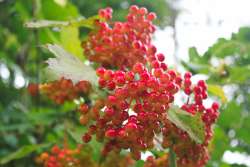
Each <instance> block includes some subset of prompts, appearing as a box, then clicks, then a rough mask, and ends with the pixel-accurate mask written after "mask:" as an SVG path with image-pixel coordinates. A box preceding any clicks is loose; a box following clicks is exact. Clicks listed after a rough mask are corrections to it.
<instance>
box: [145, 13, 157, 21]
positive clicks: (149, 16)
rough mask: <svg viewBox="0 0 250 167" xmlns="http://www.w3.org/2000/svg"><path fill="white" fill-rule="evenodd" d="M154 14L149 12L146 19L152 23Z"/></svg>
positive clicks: (154, 17)
mask: <svg viewBox="0 0 250 167" xmlns="http://www.w3.org/2000/svg"><path fill="white" fill-rule="evenodd" d="M156 17H157V16H156V14H155V13H154V12H150V13H149V14H148V15H147V19H148V20H149V21H153V20H154V19H156Z"/></svg>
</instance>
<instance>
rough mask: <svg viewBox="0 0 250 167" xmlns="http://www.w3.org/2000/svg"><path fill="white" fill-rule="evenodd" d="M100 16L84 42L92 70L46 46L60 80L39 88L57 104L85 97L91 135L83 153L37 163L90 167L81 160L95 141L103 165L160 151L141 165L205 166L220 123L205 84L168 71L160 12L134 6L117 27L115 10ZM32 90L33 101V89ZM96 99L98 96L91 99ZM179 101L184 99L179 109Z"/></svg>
mask: <svg viewBox="0 0 250 167" xmlns="http://www.w3.org/2000/svg"><path fill="white" fill-rule="evenodd" d="M98 14H99V18H98V19H95V20H94V23H93V29H92V30H91V32H90V33H89V35H88V38H87V40H85V41H83V42H82V48H83V50H84V55H85V57H86V58H87V59H88V63H84V62H81V61H80V60H78V59H77V58H76V57H73V56H71V55H70V54H69V53H67V52H66V51H64V50H63V49H62V48H61V47H59V46H58V45H47V48H48V49H49V50H50V51H51V52H52V53H54V54H55V56H56V58H50V59H49V60H48V61H47V62H48V64H49V69H50V70H51V71H53V72H54V73H56V74H57V76H58V77H57V78H58V80H56V81H53V82H51V83H45V84H40V85H39V91H40V92H41V93H42V94H45V95H47V96H48V97H49V98H50V99H52V100H53V101H54V102H55V103H57V104H62V103H64V102H65V101H73V100H75V99H79V98H80V97H83V98H86V97H87V98H88V102H86V103H81V104H79V107H78V112H79V113H80V114H79V115H80V117H79V119H80V123H81V125H83V126H85V127H87V131H86V132H85V133H83V134H82V141H83V143H82V146H81V147H78V148H77V149H75V150H69V149H67V148H59V147H57V146H55V147H53V148H52V150H51V153H43V154H41V156H40V158H39V162H42V163H43V164H44V166H46V167H64V166H88V165H86V163H84V162H83V161H82V159H81V158H82V157H81V154H80V152H81V149H82V147H84V146H85V145H86V143H89V142H90V141H91V140H97V141H98V142H100V143H103V148H102V150H100V152H101V154H102V156H103V157H104V158H108V157H109V156H111V155H114V153H115V154H119V153H120V152H125V153H127V154H128V155H129V156H131V157H132V158H131V157H130V158H129V159H130V161H131V162H133V161H134V160H140V159H141V154H142V153H143V152H145V151H152V150H161V151H165V152H164V153H165V154H164V155H161V156H158V155H154V154H153V155H152V156H149V157H148V158H147V159H146V161H145V163H144V166H146V167H156V166H164V167H166V166H173V164H175V163H176V164H177V166H178V167H203V166H205V164H206V163H207V161H208V160H209V150H208V146H209V142H210V141H211V138H212V136H213V131H212V125H213V124H214V123H215V121H216V119H217V117H218V116H219V112H218V109H219V104H218V103H217V102H214V103H212V105H211V106H210V107H206V106H205V105H204V100H206V99H207V98H208V94H207V85H206V83H205V81H203V80H200V81H198V82H197V83H192V80H191V79H192V74H191V73H190V72H186V73H184V75H182V74H180V73H178V72H177V71H176V70H174V69H169V67H168V65H167V64H166V63H165V62H166V60H165V55H164V54H162V53H159V52H157V48H156V46H154V45H153V44H152V35H153V33H154V32H155V30H156V27H155V26H154V24H153V20H155V19H156V14H155V13H152V12H148V11H147V9H146V8H143V7H142V8H139V7H138V6H135V5H133V6H131V7H130V9H129V13H128V15H127V19H126V21H125V22H116V21H115V22H114V21H112V9H111V8H106V9H100V10H99V13H98ZM67 63H68V64H67ZM65 64H66V65H65ZM95 68H96V69H95ZM72 69H73V70H72ZM94 69H95V70H96V72H95V73H94V72H93V70H94ZM29 89H30V90H31V92H32V94H33V95H34V94H36V93H34V90H36V89H35V88H34V85H33V87H32V86H30V87H29ZM93 94H95V95H97V96H95V98H92V95H93ZM180 95H182V96H183V99H185V100H184V101H183V105H181V106H177V105H176V96H180ZM93 138H94V139H93ZM79 144H80V143H79ZM173 157H174V158H173ZM126 158H128V157H126ZM173 159H174V160H173ZM175 161H176V162H175ZM131 164H133V163H127V164H126V163H125V166H129V165H131ZM171 164H172V165H171ZM89 166H91V165H89ZM97 166H98V165H97Z"/></svg>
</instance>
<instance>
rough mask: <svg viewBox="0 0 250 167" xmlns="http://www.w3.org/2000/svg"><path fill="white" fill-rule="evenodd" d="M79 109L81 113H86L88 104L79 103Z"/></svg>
mask: <svg viewBox="0 0 250 167" xmlns="http://www.w3.org/2000/svg"><path fill="white" fill-rule="evenodd" d="M79 110H80V112H81V113H82V114H87V113H88V111H89V106H88V105H87V104H81V105H80V109H79Z"/></svg>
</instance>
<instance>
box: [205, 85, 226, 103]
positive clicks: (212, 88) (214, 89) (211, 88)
mask: <svg viewBox="0 0 250 167" xmlns="http://www.w3.org/2000/svg"><path fill="white" fill-rule="evenodd" d="M208 92H210V93H212V94H213V95H215V96H218V97H219V98H220V99H221V101H222V102H223V103H226V102H227V97H226V95H225V93H224V91H223V89H222V87H220V86H219V85H212V84H208Z"/></svg>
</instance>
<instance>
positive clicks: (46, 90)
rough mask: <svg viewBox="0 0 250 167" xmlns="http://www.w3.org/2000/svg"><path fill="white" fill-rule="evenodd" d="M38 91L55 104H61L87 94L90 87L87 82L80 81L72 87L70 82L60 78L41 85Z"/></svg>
mask: <svg viewBox="0 0 250 167" xmlns="http://www.w3.org/2000/svg"><path fill="white" fill-rule="evenodd" d="M39 89H40V91H41V93H43V94H46V95H47V96H48V97H49V98H50V99H52V100H53V101H54V102H55V103H57V104H62V103H64V102H65V101H72V100H74V99H76V98H78V97H79V96H80V95H82V94H88V93H89V91H90V90H91V85H90V83H89V82H87V81H80V82H78V83H77V84H75V85H74V84H73V82H72V81H71V80H69V79H64V78H62V79H61V80H58V81H54V82H51V83H46V84H41V85H40V86H39Z"/></svg>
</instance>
